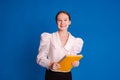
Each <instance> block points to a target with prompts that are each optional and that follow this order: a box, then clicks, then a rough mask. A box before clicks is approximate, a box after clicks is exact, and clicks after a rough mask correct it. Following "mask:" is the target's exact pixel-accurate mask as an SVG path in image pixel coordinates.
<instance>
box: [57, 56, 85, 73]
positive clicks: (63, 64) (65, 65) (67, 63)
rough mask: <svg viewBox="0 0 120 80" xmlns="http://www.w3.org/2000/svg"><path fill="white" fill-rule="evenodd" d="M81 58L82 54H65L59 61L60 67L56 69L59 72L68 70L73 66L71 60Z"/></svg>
mask: <svg viewBox="0 0 120 80" xmlns="http://www.w3.org/2000/svg"><path fill="white" fill-rule="evenodd" d="M82 58H83V56H82V55H66V56H64V58H63V59H62V60H60V61H59V64H60V68H59V69H58V71H60V72H69V71H71V69H72V68H73V66H72V62H74V61H79V60H81V59H82Z"/></svg>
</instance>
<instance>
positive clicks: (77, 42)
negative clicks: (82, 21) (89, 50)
mask: <svg viewBox="0 0 120 80" xmlns="http://www.w3.org/2000/svg"><path fill="white" fill-rule="evenodd" d="M83 43H84V42H83V40H82V39H81V38H75V41H74V47H73V53H75V54H77V53H80V52H81V50H82V47H83Z"/></svg>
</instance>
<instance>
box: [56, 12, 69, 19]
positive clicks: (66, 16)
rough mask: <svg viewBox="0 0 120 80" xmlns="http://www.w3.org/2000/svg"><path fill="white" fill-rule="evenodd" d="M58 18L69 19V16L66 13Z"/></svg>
mask: <svg viewBox="0 0 120 80" xmlns="http://www.w3.org/2000/svg"><path fill="white" fill-rule="evenodd" d="M57 18H69V16H68V15H67V14H65V13H60V14H59V15H58V16H57Z"/></svg>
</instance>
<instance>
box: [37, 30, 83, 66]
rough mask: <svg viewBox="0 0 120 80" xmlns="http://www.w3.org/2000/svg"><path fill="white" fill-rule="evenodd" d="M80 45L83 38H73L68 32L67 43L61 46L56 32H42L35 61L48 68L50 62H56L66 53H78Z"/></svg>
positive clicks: (80, 48)
mask: <svg viewBox="0 0 120 80" xmlns="http://www.w3.org/2000/svg"><path fill="white" fill-rule="evenodd" d="M82 46H83V40H82V39H81V38H75V37H74V36H72V35H71V34H70V33H69V37H68V40H67V43H66V44H65V46H64V47H63V46H62V44H61V41H60V37H59V34H58V32H54V33H52V34H50V33H46V32H44V33H42V34H41V39H40V46H39V53H38V55H37V63H38V64H39V65H41V66H43V67H46V68H49V64H50V62H58V61H60V60H61V59H62V58H63V57H64V56H65V55H67V54H68V55H76V54H77V53H80V52H81V50H82Z"/></svg>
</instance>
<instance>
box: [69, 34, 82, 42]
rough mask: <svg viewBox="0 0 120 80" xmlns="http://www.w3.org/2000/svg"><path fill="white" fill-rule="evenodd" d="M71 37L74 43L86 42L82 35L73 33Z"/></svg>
mask: <svg viewBox="0 0 120 80" xmlns="http://www.w3.org/2000/svg"><path fill="white" fill-rule="evenodd" d="M70 35H71V34H70ZM71 38H72V40H73V41H74V43H77V44H83V43H84V41H83V39H82V38H81V37H75V36H73V35H71Z"/></svg>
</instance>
